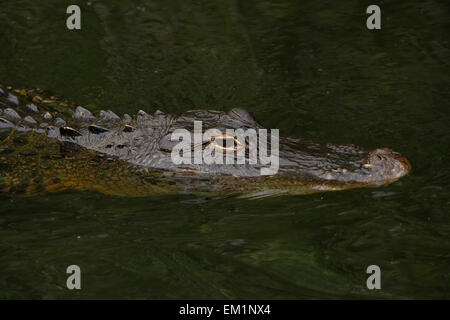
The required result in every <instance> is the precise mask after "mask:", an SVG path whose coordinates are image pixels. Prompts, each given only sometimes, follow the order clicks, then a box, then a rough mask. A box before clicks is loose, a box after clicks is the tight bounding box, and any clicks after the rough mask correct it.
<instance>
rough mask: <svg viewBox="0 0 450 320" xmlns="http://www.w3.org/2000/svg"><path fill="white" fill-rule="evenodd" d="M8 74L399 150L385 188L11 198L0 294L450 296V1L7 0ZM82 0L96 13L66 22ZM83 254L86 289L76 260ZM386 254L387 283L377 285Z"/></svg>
mask: <svg viewBox="0 0 450 320" xmlns="http://www.w3.org/2000/svg"><path fill="white" fill-rule="evenodd" d="M4 2H5V3H2V5H1V9H0V44H1V47H0V83H2V84H5V85H6V84H11V85H13V86H23V87H28V88H34V87H40V88H44V89H46V90H49V91H51V92H52V93H54V94H55V95H56V96H60V97H63V98H66V99H71V100H74V101H77V103H79V104H81V105H84V106H87V107H89V108H90V109H92V110H93V111H99V110H100V109H103V108H104V109H106V108H109V109H112V110H113V111H115V112H117V113H124V112H127V113H133V112H136V111H137V110H139V109H144V110H146V111H148V112H153V111H155V110H156V109H160V110H163V111H165V112H167V113H180V112H183V111H186V110H189V109H200V108H210V109H219V110H229V109H231V108H232V107H236V106H239V107H244V108H247V109H249V110H250V111H252V112H253V114H254V115H255V117H256V118H257V120H259V122H261V123H262V124H263V125H264V126H266V127H268V128H279V129H280V133H281V134H282V135H285V136H297V137H304V138H307V139H311V140H316V141H330V142H333V143H354V144H358V145H361V146H364V147H367V148H376V147H390V148H392V149H394V150H396V151H399V152H400V153H402V154H403V155H405V156H406V157H407V158H408V159H409V160H410V162H411V163H412V166H413V170H412V172H411V174H410V175H409V176H407V177H405V178H403V179H402V180H400V181H399V182H397V183H395V184H392V185H389V186H385V187H380V188H370V189H357V190H348V191H343V192H336V193H323V194H315V195H308V196H285V197H278V198H269V199H262V200H253V201H252V200H244V199H224V200H213V201H203V202H202V201H198V200H197V199H194V198H191V197H186V196H175V197H154V198H145V199H127V198H119V197H108V196H104V195H102V194H95V193H91V192H76V193H75V192H66V193H60V194H52V195H46V196H39V197H32V198H11V197H8V196H5V195H1V196H0V298H39V299H41V298H45V299H49V298H68V299H74V298H83V299H84V298H150V299H166V298H169V299H172V298H180V299H181V298H183V299H195V298H205V299H208V298H225V299H228V298H246V299H279V298H286V299H303V298H314V299H321V298H388V299H399V298H402V299H404V298H406V299H410V298H449V297H450V271H449V265H450V240H449V237H448V234H449V232H450V218H449V211H450V210H449V208H450V200H449V199H450V197H449V196H450V192H449V188H448V186H449V184H450V164H449V163H450V159H449V155H450V152H449V145H450V144H449V142H450V141H449V136H450V130H449V123H450V109H449V98H450V91H449V88H450V83H449V82H450V81H449V74H450V68H449V57H450V55H449V42H448V41H449V30H450V28H449V27H450V24H449V19H448V16H449V6H448V3H446V2H445V1H438V0H435V1H431V0H429V1H420V2H418V1H416V3H414V2H403V3H399V2H398V1H380V2H379V5H380V7H381V10H382V29H381V30H378V31H369V30H367V28H366V27H365V19H366V17H367V15H366V14H365V10H366V8H367V6H368V5H369V4H372V3H371V2H370V1H356V0H354V1H345V3H342V2H336V1H320V2H319V1H287V0H278V1H265V0H263V1H261V0H258V1H256V0H247V1H237V0H236V1H232V0H230V1H226V0H220V1H206V0H205V1H203V0H202V1H200V0H198V1H176V0H169V1H166V0H165V1H143V0H142V1H140V0H120V1H119V0H116V1H106V0H91V1H89V2H87V1H74V0H71V1H56V0H51V1H45V2H44V1H31V0H18V1H4ZM75 3H77V4H79V5H80V7H81V9H82V29H81V30H79V31H69V30H67V29H66V27H65V19H66V17H67V15H66V13H65V12H66V7H67V6H68V5H70V4H75ZM70 264H77V265H79V266H80V267H81V270H82V290H81V291H76V292H75V291H69V290H67V289H66V287H65V283H66V276H67V275H66V273H65V269H66V268H67V266H68V265H70ZM372 264H376V265H379V266H380V268H381V271H382V289H381V290H379V291H369V290H368V289H367V288H366V278H367V275H366V273H365V270H366V268H367V266H369V265H372Z"/></svg>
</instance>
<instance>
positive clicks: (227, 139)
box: [211, 135, 244, 151]
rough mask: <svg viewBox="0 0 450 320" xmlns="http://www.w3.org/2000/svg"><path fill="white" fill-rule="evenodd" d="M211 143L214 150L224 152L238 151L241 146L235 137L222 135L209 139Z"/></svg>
mask: <svg viewBox="0 0 450 320" xmlns="http://www.w3.org/2000/svg"><path fill="white" fill-rule="evenodd" d="M211 143H212V144H213V145H214V147H215V148H217V149H219V150H222V151H226V150H238V149H239V148H242V147H243V146H244V144H242V143H241V142H240V141H239V140H238V139H237V138H236V137H233V136H227V135H223V136H220V137H211Z"/></svg>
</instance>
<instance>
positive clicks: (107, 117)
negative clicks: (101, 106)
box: [99, 110, 120, 122]
mask: <svg viewBox="0 0 450 320" xmlns="http://www.w3.org/2000/svg"><path fill="white" fill-rule="evenodd" d="M99 121H100V122H113V121H120V117H119V116H118V115H117V114H115V113H114V112H112V111H111V110H108V111H105V110H102V111H100V119H99Z"/></svg>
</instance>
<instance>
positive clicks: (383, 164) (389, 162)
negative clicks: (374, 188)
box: [362, 148, 411, 181]
mask: <svg viewBox="0 0 450 320" xmlns="http://www.w3.org/2000/svg"><path fill="white" fill-rule="evenodd" d="M362 166H363V167H364V168H366V169H369V170H370V171H371V175H370V176H371V179H373V180H376V181H385V180H391V179H398V178H401V177H403V176H404V175H406V174H407V173H408V172H409V171H410V170H411V164H410V163H409V161H408V160H407V159H406V158H405V157H403V156H402V155H401V154H400V153H398V152H395V151H393V150H391V149H389V148H379V149H375V150H373V151H371V152H370V153H369V155H368V157H367V160H366V161H365V163H364V164H363V165H362Z"/></svg>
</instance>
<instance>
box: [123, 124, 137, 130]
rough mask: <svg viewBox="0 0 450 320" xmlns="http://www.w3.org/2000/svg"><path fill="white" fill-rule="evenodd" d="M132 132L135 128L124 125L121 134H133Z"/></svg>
mask: <svg viewBox="0 0 450 320" xmlns="http://www.w3.org/2000/svg"><path fill="white" fill-rule="evenodd" d="M134 130H136V128H134V127H132V126H130V125H128V124H127V125H125V127H124V128H123V130H122V131H123V132H133V131H134Z"/></svg>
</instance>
